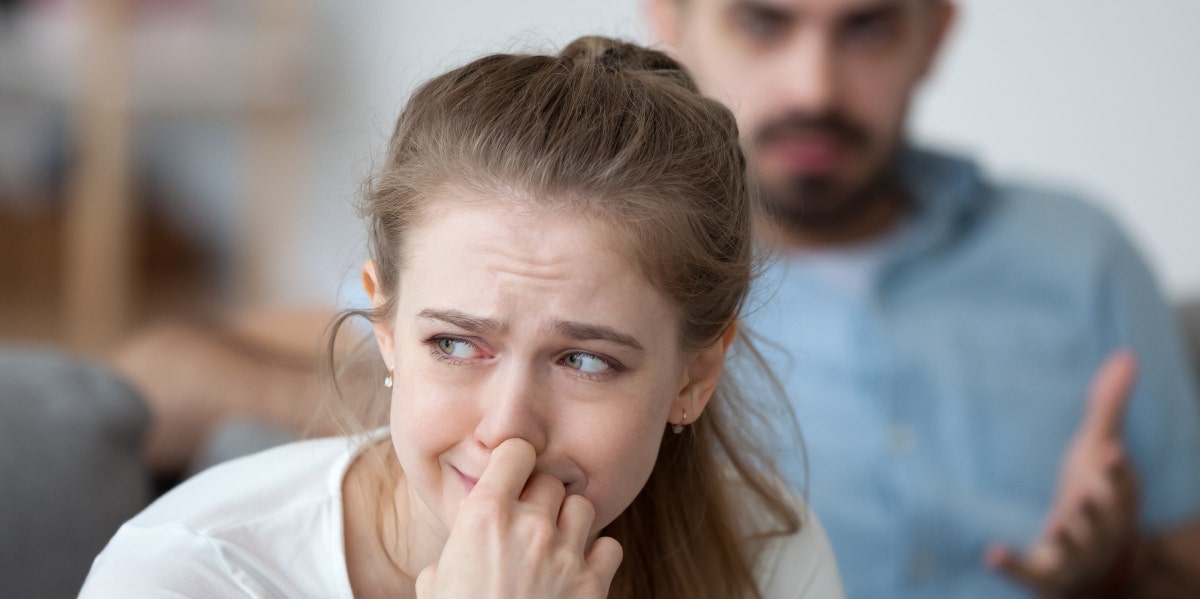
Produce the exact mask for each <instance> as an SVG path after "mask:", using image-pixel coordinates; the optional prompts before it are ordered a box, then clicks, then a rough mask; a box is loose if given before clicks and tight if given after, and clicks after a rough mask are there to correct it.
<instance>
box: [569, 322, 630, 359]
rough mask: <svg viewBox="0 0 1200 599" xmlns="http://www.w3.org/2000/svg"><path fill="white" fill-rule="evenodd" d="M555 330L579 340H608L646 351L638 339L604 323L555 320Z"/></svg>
mask: <svg viewBox="0 0 1200 599" xmlns="http://www.w3.org/2000/svg"><path fill="white" fill-rule="evenodd" d="M554 330H556V331H558V332H559V333H562V334H563V335H566V336H567V337H570V338H571V339H575V340H578V341H593V340H600V341H608V342H609V343H615V344H617V345H621V346H624V347H627V348H629V349H632V350H634V351H639V352H640V351H645V349H644V348H643V347H642V344H641V343H638V340H637V339H634V338H633V337H632V336H630V335H626V334H625V333H621V332H619V331H617V330H616V329H613V328H610V327H606V326H603V325H598V324H587V323H583V322H573V321H569V320H556V321H555V322H554Z"/></svg>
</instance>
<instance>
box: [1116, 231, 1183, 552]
mask: <svg viewBox="0 0 1200 599" xmlns="http://www.w3.org/2000/svg"><path fill="white" fill-rule="evenodd" d="M1113 228H1114V235H1113V241H1112V243H1111V245H1110V247H1109V250H1110V251H1109V254H1110V256H1109V257H1110V259H1109V260H1108V261H1107V265H1108V269H1109V271H1108V273H1107V277H1106V280H1105V282H1104V284H1105V287H1106V288H1105V289H1104V290H1103V292H1104V294H1105V297H1106V298H1107V301H1108V305H1107V306H1104V307H1103V312H1105V313H1106V314H1105V315H1106V318H1105V320H1107V322H1109V323H1110V325H1109V326H1110V330H1109V331H1108V337H1109V339H1108V340H1106V341H1107V343H1106V344H1107V345H1109V346H1110V348H1111V349H1117V348H1130V349H1132V350H1133V351H1134V353H1135V354H1136V356H1137V358H1138V381H1137V383H1136V386H1135V388H1134V392H1133V395H1132V396H1131V397H1130V401H1129V404H1128V406H1127V408H1126V418H1125V423H1124V432H1125V440H1126V443H1127V448H1128V450H1129V451H1130V454H1131V457H1132V459H1133V461H1134V464H1135V467H1136V468H1137V473H1138V479H1139V488H1140V492H1141V497H1140V500H1141V509H1142V512H1141V515H1140V524H1141V525H1142V526H1143V527H1144V528H1145V529H1146V530H1150V531H1155V530H1160V529H1163V528H1166V527H1170V526H1171V525H1173V524H1177V523H1180V522H1181V521H1184V520H1187V519H1191V518H1195V517H1198V516H1200V399H1198V398H1197V392H1196V388H1195V381H1194V379H1193V378H1192V372H1191V370H1190V368H1189V365H1188V361H1187V358H1186V352H1185V350H1184V344H1183V337H1182V331H1181V328H1180V325H1179V322H1178V319H1177V316H1176V314H1175V311H1174V310H1173V309H1172V308H1171V306H1170V305H1169V304H1168V303H1167V301H1166V300H1165V298H1164V297H1163V295H1162V293H1161V292H1160V291H1159V287H1158V284H1157V282H1156V281H1155V279H1154V276H1153V274H1152V273H1151V271H1150V268H1149V267H1148V266H1147V265H1146V263H1145V261H1144V260H1143V259H1142V257H1141V255H1140V254H1139V253H1138V252H1137V250H1136V249H1135V248H1134V247H1133V245H1132V244H1131V243H1130V241H1129V240H1128V238H1127V237H1125V236H1124V235H1123V234H1121V233H1120V232H1119V231H1116V227H1115V226H1114V227H1113Z"/></svg>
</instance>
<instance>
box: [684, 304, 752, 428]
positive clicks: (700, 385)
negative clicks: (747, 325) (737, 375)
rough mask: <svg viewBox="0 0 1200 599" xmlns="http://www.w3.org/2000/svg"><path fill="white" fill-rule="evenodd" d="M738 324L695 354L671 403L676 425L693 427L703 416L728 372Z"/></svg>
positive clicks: (731, 325)
mask: <svg viewBox="0 0 1200 599" xmlns="http://www.w3.org/2000/svg"><path fill="white" fill-rule="evenodd" d="M737 331H738V325H737V321H734V322H733V323H731V324H730V325H729V327H728V328H726V329H725V332H724V333H722V334H721V338H720V339H718V340H716V341H715V342H713V344H712V345H710V346H708V347H707V348H704V349H702V350H700V351H699V352H696V353H695V354H692V356H691V358H690V359H689V361H688V364H687V367H686V368H685V369H684V373H683V380H682V381H681V382H680V387H679V393H678V394H677V395H676V396H675V401H674V402H673V403H672V404H671V415H670V417H669V418H670V421H671V422H672V423H675V424H684V425H686V424H691V423H693V422H695V421H696V419H697V418H699V417H700V414H702V413H704V408H706V407H707V406H708V402H709V400H711V399H712V396H713V393H714V392H715V391H716V390H717V383H719V382H720V381H721V373H722V372H724V370H725V355H726V353H727V352H728V351H729V346H730V345H732V344H733V341H734V339H736V338H737Z"/></svg>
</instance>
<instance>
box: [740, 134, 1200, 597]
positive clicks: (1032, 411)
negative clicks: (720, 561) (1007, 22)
mask: <svg viewBox="0 0 1200 599" xmlns="http://www.w3.org/2000/svg"><path fill="white" fill-rule="evenodd" d="M903 172H904V177H905V180H906V185H907V189H908V191H909V192H910V194H911V198H912V199H913V202H914V204H915V206H914V210H913V213H912V214H911V215H910V218H909V219H908V221H907V222H906V223H905V225H904V226H903V228H902V229H900V230H898V231H897V232H896V233H895V234H894V235H893V236H892V237H891V238H890V240H889V241H888V242H887V244H886V246H885V247H884V248H883V250H882V251H884V255H883V256H882V258H881V260H882V261H881V263H880V265H879V268H878V269H875V271H873V273H872V274H871V276H870V280H869V281H868V282H867V283H868V284H867V285H865V286H864V287H863V288H862V289H860V290H859V291H858V292H857V293H854V292H848V291H847V290H846V289H844V288H842V287H839V286H837V285H830V284H828V280H827V278H823V277H821V276H818V275H817V273H814V272H811V271H810V270H808V269H806V266H805V260H804V259H803V257H801V256H799V255H789V254H786V253H785V254H783V255H780V256H777V257H776V258H775V261H774V263H773V264H772V265H771V266H770V267H769V268H768V270H767V271H766V272H765V273H764V276H763V277H762V278H761V279H760V280H759V282H758V286H757V288H756V291H755V293H754V296H753V297H752V299H751V301H750V305H749V314H748V315H747V317H746V318H745V324H747V325H748V326H749V327H750V328H751V329H752V330H753V331H755V332H756V333H757V334H758V335H759V336H760V337H762V338H763V340H765V341H766V342H767V343H760V344H759V349H760V350H761V351H762V352H763V353H764V355H765V357H766V358H767V361H768V363H769V364H770V365H771V366H772V368H773V370H774V372H775V374H776V375H777V376H778V377H779V378H780V380H781V382H782V383H783V386H784V389H785V390H786V392H787V395H788V399H789V400H790V401H791V402H792V405H793V406H794V408H795V412H796V416H797V419H798V420H799V422H800V426H801V428H802V431H803V446H804V447H802V444H801V442H799V441H798V440H797V441H794V442H791V443H789V444H787V445H786V447H784V448H783V450H782V451H781V452H780V455H779V458H780V460H781V467H782V469H783V471H784V474H785V475H786V476H787V477H788V478H789V479H790V480H791V481H792V482H793V483H794V484H795V485H796V486H798V487H800V488H802V489H804V488H806V489H807V492H808V497H809V501H810V502H811V505H812V507H813V509H814V510H815V512H816V513H817V515H818V516H819V517H820V518H821V520H822V522H823V523H824V525H825V527H826V529H827V531H828V533H829V536H830V539H831V541H832V542H833V546H834V550H835V552H836V553H837V556H838V560H839V564H840V566H841V571H842V574H843V579H844V582H845V586H846V591H847V596H848V597H851V598H860V599H865V598H877V597H971V598H988V597H1027V596H1029V594H1028V593H1027V592H1025V591H1022V590H1021V589H1020V588H1019V587H1017V586H1016V585H1015V584H1013V583H1010V582H1008V581H1007V580H1005V579H1003V578H1002V577H1001V576H999V575H998V574H995V573H993V572H991V571H990V570H989V569H988V568H987V567H986V566H985V565H984V564H983V559H984V551H985V548H986V547H987V545H988V544H989V543H991V542H993V541H1005V542H1008V543H1011V544H1013V545H1014V546H1016V547H1024V546H1026V545H1028V544H1029V543H1030V542H1032V540H1033V539H1035V538H1036V536H1037V534H1038V532H1039V530H1040V527H1041V526H1042V524H1043V522H1044V519H1045V517H1046V514H1047V511H1048V510H1049V507H1050V505H1051V501H1052V498H1053V494H1054V490H1055V487H1056V482H1057V475H1058V468H1059V463H1060V459H1061V456H1062V453H1063V451H1064V448H1065V447H1066V445H1067V443H1068V441H1069V440H1070V438H1071V436H1072V435H1073V434H1074V432H1075V430H1076V429H1077V427H1078V426H1079V424H1080V422H1081V419H1082V416H1083V411H1084V407H1085V401H1086V398H1087V392H1088V388H1089V385H1090V381H1091V378H1092V375H1093V374H1094V373H1095V371H1096V369H1097V368H1098V367H1099V366H1100V364H1101V362H1102V361H1103V360H1104V358H1105V357H1106V356H1107V355H1108V354H1109V353H1110V352H1111V351H1113V350H1114V349H1117V348H1131V349H1133V350H1134V351H1135V352H1136V354H1137V356H1138V358H1139V361H1140V379H1139V381H1138V383H1137V386H1136V389H1135V392H1134V396H1133V397H1132V398H1131V401H1130V403H1129V406H1128V410H1127V413H1126V420H1125V423H1124V433H1125V439H1126V442H1127V444H1128V449H1129V452H1130V454H1131V456H1132V459H1133V461H1134V463H1135V465H1136V467H1137V469H1138V473H1139V477H1140V481H1141V514H1140V520H1141V524H1142V526H1143V527H1144V528H1145V530H1148V531H1154V530H1156V529H1161V528H1163V527H1166V526H1170V525H1171V524H1172V523H1175V522H1178V521H1179V520H1181V519H1183V518H1186V517H1189V516H1191V515H1196V514H1200V403H1198V401H1197V396H1196V390H1195V389H1194V387H1193V383H1192V378H1191V374H1190V372H1189V370H1188V367H1187V363H1186V360H1185V358H1184V353H1183V344H1182V341H1181V337H1180V333H1179V330H1178V327H1177V323H1176V321H1175V320H1174V314H1173V312H1172V310H1171V309H1170V308H1169V307H1168V305H1167V304H1166V302H1165V301H1164V300H1163V297H1162V295H1161V294H1160V292H1159V289H1158V287H1157V286H1156V283H1155V281H1154V279H1153V277H1152V275H1151V273H1150V271H1149V269H1148V268H1147V266H1146V264H1145V263H1144V262H1143V261H1142V259H1141V257H1140V256H1139V255H1138V252H1137V251H1136V250H1135V249H1134V248H1133V247H1132V246H1131V244H1130V242H1129V240H1128V239H1127V238H1126V237H1125V236H1124V235H1123V234H1122V233H1121V231H1120V230H1119V229H1118V228H1117V227H1116V226H1115V225H1114V223H1113V222H1112V221H1111V220H1110V219H1109V218H1107V217H1106V216H1105V215H1103V214H1102V213H1100V212H1099V211H1097V210H1096V209H1094V208H1092V207H1090V206H1088V205H1086V204H1084V203H1081V202H1079V201H1077V200H1073V199H1071V198H1068V197H1063V196H1062V195H1057V194H1052V193H1047V192H1043V191H1037V190H1032V189H1025V188H1017V187H1008V186H1000V185H995V184H992V183H990V182H988V181H987V180H985V179H984V178H983V177H982V176H981V174H980V172H979V171H978V169H977V168H976V167H975V166H974V165H972V164H971V163H969V162H966V161H963V160H959V159H955V158H951V157H946V156H940V155H934V154H931V153H925V152H918V151H909V152H908V153H907V155H906V158H905V160H904V167H903ZM805 449H806V450H807V458H808V468H807V471H806V469H805V464H804V455H805V454H804V450H805Z"/></svg>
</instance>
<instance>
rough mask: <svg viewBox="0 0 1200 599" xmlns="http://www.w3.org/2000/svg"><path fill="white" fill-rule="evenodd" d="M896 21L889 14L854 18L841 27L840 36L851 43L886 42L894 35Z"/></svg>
mask: <svg viewBox="0 0 1200 599" xmlns="http://www.w3.org/2000/svg"><path fill="white" fill-rule="evenodd" d="M896 21H897V19H896V18H895V17H894V16H893V15H890V14H884V15H863V16H860V17H855V18H852V19H850V20H849V21H847V22H846V24H845V25H844V26H843V28H842V35H843V37H844V39H846V40H847V41H849V42H851V43H875V42H882V41H887V40H889V39H891V38H892V37H894V36H895V34H896V26H897V22H896Z"/></svg>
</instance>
